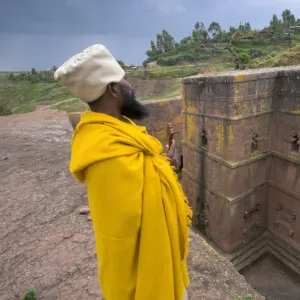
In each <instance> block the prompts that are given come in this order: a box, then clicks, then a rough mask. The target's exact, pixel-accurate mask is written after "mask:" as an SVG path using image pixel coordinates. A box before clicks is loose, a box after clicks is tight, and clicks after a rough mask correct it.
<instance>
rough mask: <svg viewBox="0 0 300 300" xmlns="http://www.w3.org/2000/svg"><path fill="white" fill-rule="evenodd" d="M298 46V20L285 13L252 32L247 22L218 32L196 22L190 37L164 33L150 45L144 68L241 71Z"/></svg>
mask: <svg viewBox="0 0 300 300" xmlns="http://www.w3.org/2000/svg"><path fill="white" fill-rule="evenodd" d="M299 42H300V19H298V18H296V17H295V15H294V14H292V12H291V11H290V10H288V9H286V10H284V11H283V12H282V14H281V17H278V16H277V15H275V14H274V15H273V16H272V18H271V20H270V22H269V26H267V27H265V28H262V29H253V28H252V27H251V24H250V23H249V22H247V23H245V24H242V23H241V24H239V26H230V28H229V29H228V30H227V29H224V28H221V26H220V24H219V23H218V22H216V21H212V22H211V24H210V25H209V26H206V25H205V24H204V23H202V22H197V23H196V24H195V25H194V28H193V29H192V30H191V35H188V36H186V37H184V38H182V39H181V40H180V41H176V40H175V39H174V38H173V36H172V35H171V34H170V33H169V32H167V31H166V30H162V32H161V33H159V34H157V35H156V40H152V41H151V42H150V47H151V48H150V50H148V51H147V56H148V58H147V59H146V60H145V61H144V66H148V67H152V66H172V65H185V64H199V63H207V62H209V63H210V64H219V63H230V62H234V64H235V68H236V69H244V68H245V67H246V66H247V65H248V64H249V63H251V61H252V60H257V59H259V60H265V57H266V56H268V55H269V54H270V53H276V52H282V51H284V50H286V49H287V48H289V47H292V46H295V45H296V44H297V43H299Z"/></svg>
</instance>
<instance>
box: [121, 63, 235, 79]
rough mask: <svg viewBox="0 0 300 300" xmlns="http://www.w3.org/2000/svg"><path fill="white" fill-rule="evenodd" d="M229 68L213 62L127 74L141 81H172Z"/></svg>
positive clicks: (226, 65) (224, 64) (223, 64)
mask: <svg viewBox="0 0 300 300" xmlns="http://www.w3.org/2000/svg"><path fill="white" fill-rule="evenodd" d="M230 67H231V64H230V65H228V64H227V61H226V62H224V61H221V62H218V61H214V64H212V65H209V64H207V63H199V64H197V65H185V66H173V67H159V68H153V69H147V70H137V71H130V72H128V73H127V75H128V76H130V77H138V78H142V79H157V80H159V79H172V78H184V77H188V76H193V75H197V74H200V73H206V72H218V71H222V70H224V69H228V68H230Z"/></svg>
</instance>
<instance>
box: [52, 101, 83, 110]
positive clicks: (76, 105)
mask: <svg viewBox="0 0 300 300" xmlns="http://www.w3.org/2000/svg"><path fill="white" fill-rule="evenodd" d="M50 108H51V109H58V110H62V111H65V112H68V113H71V112H82V111H85V110H87V109H88V106H87V105H86V104H84V103H83V102H81V101H80V100H79V99H74V100H71V101H67V102H63V103H58V104H54V105H51V106H50Z"/></svg>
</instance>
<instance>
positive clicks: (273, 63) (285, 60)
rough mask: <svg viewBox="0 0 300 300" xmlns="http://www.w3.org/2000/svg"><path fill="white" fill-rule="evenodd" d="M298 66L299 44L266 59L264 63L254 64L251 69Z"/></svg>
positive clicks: (299, 57)
mask: <svg viewBox="0 0 300 300" xmlns="http://www.w3.org/2000/svg"><path fill="white" fill-rule="evenodd" d="M299 64H300V44H298V45H296V46H295V47H292V48H290V49H288V50H286V51H284V52H281V53H277V54H276V55H274V56H273V57H272V56H271V57H268V58H267V59H266V60H265V61H263V62H260V63H258V64H257V65H255V64H254V66H253V67H258V68H267V67H279V66H291V65H299Z"/></svg>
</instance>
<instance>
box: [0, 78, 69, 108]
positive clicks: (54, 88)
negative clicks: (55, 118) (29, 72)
mask: <svg viewBox="0 0 300 300" xmlns="http://www.w3.org/2000/svg"><path fill="white" fill-rule="evenodd" d="M70 98H74V95H73V94H72V93H70V91H69V89H68V88H66V87H63V86H61V85H60V84H58V83H42V82H40V83H30V82H17V83H7V84H5V85H2V86H0V103H1V102H2V103H7V107H8V109H9V110H11V111H12V112H13V113H15V114H20V113H27V112H32V111H34V110H35V109H36V107H37V106H39V105H51V104H55V103H57V102H59V101H63V100H65V99H70Z"/></svg>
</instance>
